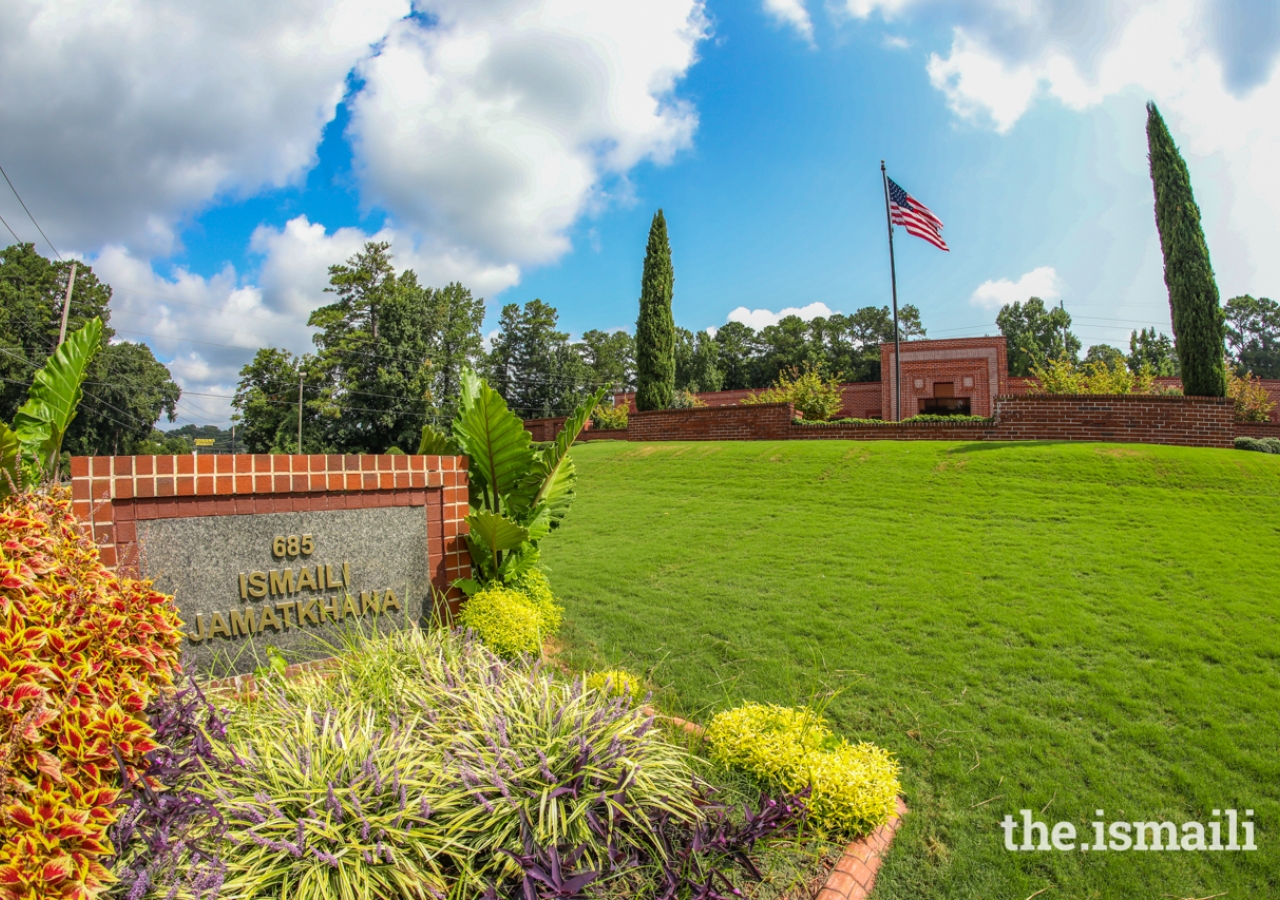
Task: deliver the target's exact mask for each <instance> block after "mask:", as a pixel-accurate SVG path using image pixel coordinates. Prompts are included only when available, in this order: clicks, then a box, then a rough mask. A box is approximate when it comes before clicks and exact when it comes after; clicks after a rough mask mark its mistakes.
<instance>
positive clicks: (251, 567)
mask: <svg viewBox="0 0 1280 900" xmlns="http://www.w3.org/2000/svg"><path fill="white" fill-rule="evenodd" d="M466 462H467V461H466V459H465V458H463V457H452V456H444V457H439V456H274V455H271V456H269V455H253V456H249V455H241V456H230V455H225V456H212V455H211V456H201V457H192V456H176V457H175V456H154V457H153V456H138V457H94V458H85V457H77V458H75V459H73V460H72V464H71V465H72V498H73V501H74V506H75V511H76V513H77V514H78V515H79V516H80V517H81V519H82V521H84V522H86V523H88V526H87V527H88V529H89V530H90V532H91V534H92V537H93V539H94V541H95V542H96V543H97V544H98V546H99V548H100V551H101V554H102V559H103V562H104V563H105V564H106V565H108V566H112V567H116V568H118V569H119V570H120V571H122V572H124V573H127V574H131V575H134V576H144V577H153V578H157V586H158V587H162V588H163V587H164V586H165V585H166V584H169V583H172V585H173V586H172V587H170V588H169V590H170V592H172V593H174V594H175V600H176V602H177V605H178V609H179V612H180V613H181V614H182V617H183V620H184V623H185V625H186V628H187V632H188V642H187V650H190V651H191V652H192V653H196V655H197V657H199V660H200V662H201V663H203V662H205V659H204V657H201V656H199V652H197V649H198V650H199V651H203V650H204V649H205V648H207V647H209V646H211V644H210V643H209V642H208V640H207V639H209V638H210V637H211V636H212V637H213V638H219V637H222V636H223V635H222V634H221V632H220V631H219V629H222V630H224V631H225V632H226V635H225V636H226V637H227V638H228V639H233V638H238V637H241V636H244V637H246V638H252V637H255V636H257V635H258V634H260V633H262V632H264V631H266V634H267V636H268V637H270V638H271V639H272V640H273V642H274V643H276V644H278V645H283V646H288V645H289V640H290V638H291V637H293V636H295V635H294V632H291V631H290V626H291V625H292V626H293V628H294V629H295V631H296V632H297V636H305V633H306V632H307V631H308V628H309V627H310V626H311V625H312V624H315V625H317V626H319V627H320V630H323V626H326V625H327V626H336V623H339V622H340V623H342V624H344V625H347V626H350V625H351V624H352V623H353V621H354V620H356V619H358V620H359V624H360V625H361V626H363V625H365V624H367V623H368V622H369V621H371V620H372V619H374V618H377V617H378V616H379V615H380V614H382V613H384V612H385V613H386V614H387V615H388V616H390V617H392V618H395V619H396V620H397V621H399V622H400V623H401V624H405V623H406V622H407V619H408V618H414V619H416V618H417V616H418V615H419V614H422V615H430V614H431V612H432V610H431V606H430V604H431V603H432V597H433V596H435V597H436V598H438V599H440V600H441V601H442V602H443V603H444V604H445V605H446V606H447V608H448V611H449V612H450V613H452V612H455V611H456V608H457V605H458V603H459V602H460V599H461V596H460V593H459V592H458V591H456V590H454V589H452V588H450V585H451V584H452V583H453V582H454V581H456V580H457V579H459V578H466V577H469V576H470V574H471V560H470V556H469V554H468V552H467V547H466V539H465V533H466V523H465V521H464V520H465V518H466V516H467V512H468V502H467V467H466ZM277 539H279V541H282V542H283V543H280V544H279V546H276V547H274V548H273V546H272V544H273V542H276V541H277ZM290 542H292V543H290ZM293 544H298V545H299V546H293ZM259 582H260V583H259ZM383 582H386V583H385V584H384V583H383ZM179 586H180V587H179ZM208 591H212V592H213V593H212V597H213V598H215V599H213V600H210V601H208V602H209V603H212V606H208V605H201V604H202V603H205V602H206V601H205V600H202V599H201V598H200V597H199V596H198V595H200V594H202V593H207V592H208ZM268 601H269V602H268ZM424 604H425V605H424ZM268 607H270V608H268ZM250 611H252V614H251V613H250ZM439 611H441V612H443V610H439ZM215 612H216V613H217V614H218V618H216V619H215V617H214V613H215ZM233 612H234V613H235V617H233V616H232V613H233ZM411 612H412V616H410V613H411ZM197 614H200V619H199V621H198V622H197V619H196V615H197ZM241 632H243V633H244V634H243V635H242V634H241ZM213 643H217V641H214V642H213ZM232 643H234V642H232ZM197 645H203V646H201V647H199V648H197ZM223 649H224V651H225V653H226V654H228V655H229V654H230V653H231V651H232V649H234V648H232V647H231V645H230V643H229V644H228V645H227V646H226V647H224V648H223ZM187 650H184V653H185V652H187ZM239 669H244V666H243V665H241V666H240V667H239ZM232 670H233V671H235V670H237V669H236V668H235V667H234V666H233V667H232ZM202 671H206V672H208V671H209V670H208V669H207V668H203V669H202ZM218 674H222V673H221V672H219V673H218Z"/></svg>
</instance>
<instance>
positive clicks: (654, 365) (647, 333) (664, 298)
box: [636, 210, 676, 410]
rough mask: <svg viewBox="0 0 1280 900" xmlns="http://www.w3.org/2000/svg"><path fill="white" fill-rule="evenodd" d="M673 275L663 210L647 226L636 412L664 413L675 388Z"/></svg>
mask: <svg viewBox="0 0 1280 900" xmlns="http://www.w3.org/2000/svg"><path fill="white" fill-rule="evenodd" d="M674 285H675V271H674V270H673V269H672V268H671V245H670V244H669V243H668V242H667V220H666V218H665V217H664V216H663V215H662V210H658V212H657V213H656V214H655V215H654V217H653V224H652V225H650V226H649V246H648V247H646V248H645V251H644V274H643V275H641V276H640V318H639V319H637V320H636V409H639V410H647V409H667V408H668V407H670V406H671V397H672V395H673V394H674V393H675V387H676V323H675V320H674V319H673V318H672V316H671V292H672V288H673V287H674Z"/></svg>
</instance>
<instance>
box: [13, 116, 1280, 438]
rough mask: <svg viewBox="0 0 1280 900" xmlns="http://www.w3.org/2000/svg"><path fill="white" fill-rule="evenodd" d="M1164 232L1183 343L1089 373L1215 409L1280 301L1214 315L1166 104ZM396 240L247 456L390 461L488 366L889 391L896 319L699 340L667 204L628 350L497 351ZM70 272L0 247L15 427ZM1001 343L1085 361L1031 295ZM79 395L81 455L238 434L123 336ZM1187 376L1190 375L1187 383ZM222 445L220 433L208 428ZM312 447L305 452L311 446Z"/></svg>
mask: <svg viewBox="0 0 1280 900" xmlns="http://www.w3.org/2000/svg"><path fill="white" fill-rule="evenodd" d="M1148 138H1149V145H1150V148H1151V171H1152V182H1153V186H1154V189H1155V194H1156V201H1157V202H1156V224H1157V227H1158V229H1159V231H1160V235H1161V247H1162V250H1163V252H1164V258H1165V281H1166V284H1167V286H1168V289H1169V296H1170V307H1171V311H1172V314H1173V315H1172V318H1173V322H1174V333H1175V335H1178V336H1179V337H1178V339H1177V340H1176V341H1175V339H1174V338H1171V337H1170V336H1168V335H1165V334H1162V333H1159V332H1157V331H1156V329H1154V328H1147V329H1143V330H1140V331H1133V332H1132V333H1131V335H1130V338H1129V349H1128V353H1125V352H1124V351H1123V350H1121V349H1118V348H1115V347H1112V346H1111V345H1108V344H1096V345H1093V346H1091V347H1089V348H1088V350H1087V351H1086V352H1085V356H1084V360H1083V361H1084V362H1094V361H1102V362H1106V363H1107V364H1108V365H1109V366H1114V365H1115V364H1118V363H1123V364H1124V365H1127V366H1128V367H1129V368H1130V369H1131V370H1132V371H1134V372H1135V373H1137V372H1142V371H1149V372H1150V373H1151V374H1154V375H1156V376H1180V377H1182V378H1183V381H1184V383H1185V387H1186V390H1187V393H1188V394H1197V395H1210V396H1212V395H1215V394H1217V395H1220V394H1221V393H1222V390H1224V389H1225V388H1224V387H1223V384H1220V382H1224V379H1225V366H1224V354H1225V363H1226V365H1229V366H1231V367H1232V368H1234V369H1235V370H1236V371H1237V373H1238V374H1244V373H1246V372H1251V373H1252V374H1253V375H1254V376H1257V377H1261V378H1280V304H1277V303H1276V302H1274V301H1272V300H1270V299H1268V298H1266V297H1262V298H1254V297H1252V296H1249V295H1242V296H1238V297H1234V298H1232V299H1230V300H1228V301H1227V303H1226V304H1225V306H1222V305H1219V300H1218V293H1217V287H1216V284H1215V283H1214V280H1213V272H1212V269H1211V268H1210V267H1209V261H1208V251H1207V249H1206V248H1205V243H1204V236H1203V234H1202V233H1201V231H1200V226H1199V210H1198V208H1197V207H1196V205H1195V202H1194V199H1193V197H1192V195H1191V188H1190V181H1189V178H1188V175H1187V171H1186V166H1185V163H1183V161H1182V159H1181V157H1180V155H1179V154H1178V152H1177V148H1176V147H1175V146H1174V145H1173V142H1172V139H1171V138H1170V137H1169V134H1168V131H1167V129H1165V127H1164V123H1163V121H1162V120H1161V119H1160V117H1159V114H1158V113H1157V112H1156V110H1155V108H1154V107H1149V110H1148ZM390 249H391V248H390V245H389V244H386V243H379V242H369V243H367V244H366V245H365V246H364V248H363V249H362V250H361V251H360V252H358V253H356V254H355V255H354V256H352V257H351V258H350V259H348V260H347V261H346V262H345V263H342V264H338V265H333V266H330V267H329V287H328V288H327V289H326V290H327V291H328V292H329V293H331V294H332V295H333V298H332V302H331V303H328V304H326V305H325V306H322V307H320V308H319V309H317V310H315V312H313V313H312V314H311V316H310V318H309V319H308V321H307V324H308V325H309V326H312V327H314V328H315V329H317V331H316V333H315V335H314V336H313V342H314V344H315V351H314V352H311V353H304V354H302V355H294V354H292V353H290V352H289V351H287V350H283V349H279V348H271V347H268V348H263V349H261V350H259V351H258V352H257V354H256V355H255V356H254V358H253V360H252V361H251V362H250V363H249V364H248V365H246V366H245V367H244V368H243V369H242V370H241V372H240V381H239V385H238V387H237V390H236V393H235V398H234V401H233V407H234V409H235V415H234V416H233V422H234V423H236V425H237V434H236V440H235V446H236V449H238V450H241V451H243V452H254V453H271V452H300V451H302V452H310V453H323V452H343V453H382V452H385V451H387V449H388V448H392V447H401V448H411V447H416V446H417V443H418V435H419V433H420V431H421V428H422V426H423V424H425V423H434V424H436V425H444V424H445V423H447V422H448V421H450V420H451V419H452V418H453V415H454V412H455V410H456V406H457V402H458V390H459V383H460V379H461V373H462V372H463V370H464V369H466V368H474V369H476V370H477V371H479V372H481V373H482V374H483V375H484V376H485V377H486V378H487V379H488V380H489V382H490V384H492V385H493V387H494V388H495V389H496V390H497V391H498V392H499V393H500V394H501V395H502V397H503V398H504V399H505V400H506V402H507V403H508V405H509V406H510V407H511V408H512V410H513V411H514V412H515V413H516V414H517V415H519V416H521V417H522V418H524V419H532V418H541V417H549V416H556V415H564V414H566V413H567V412H569V411H570V410H572V409H573V408H574V407H575V406H577V405H578V404H579V403H580V402H581V401H582V400H583V399H584V398H586V397H588V396H590V395H591V394H592V393H593V392H595V391H596V390H597V389H598V388H600V387H606V388H608V389H610V390H617V391H631V390H634V391H636V400H637V405H638V406H640V408H641V409H662V408H667V407H669V406H671V405H673V404H678V403H679V402H681V400H680V397H679V394H680V393H681V392H691V393H697V392H704V391H718V390H737V389H762V388H766V387H768V386H770V385H771V384H774V383H775V382H776V381H777V380H778V379H779V378H780V376H782V375H784V374H785V373H788V372H791V371H798V370H814V371H817V372H820V373H822V374H823V375H824V376H826V377H828V378H831V377H834V378H839V379H841V380H843V381H850V382H856V381H878V380H880V379H881V372H880V345H881V344H882V343H886V342H889V341H892V340H893V339H894V328H893V319H892V317H891V315H890V313H889V308H888V307H885V306H880V307H877V306H866V307H863V308H861V309H858V310H856V311H855V312H853V313H850V314H847V315H845V314H834V315H831V316H826V317H818V318H814V319H810V320H807V321H806V320H803V319H801V318H799V317H798V316H787V317H785V318H783V319H781V320H780V321H779V322H777V323H776V324H774V325H769V326H767V327H765V328H762V329H760V330H758V331H757V330H755V329H753V328H751V327H749V326H747V325H745V324H743V323H741V322H728V323H726V324H725V325H723V326H722V327H720V328H719V329H716V330H714V331H712V330H707V331H699V332H693V331H689V330H688V329H684V328H679V327H677V326H676V325H675V322H674V318H673V315H672V308H671V305H672V298H673V294H674V284H675V271H674V268H673V266H672V262H671V248H670V241H669V237H668V234H667V225H666V219H665V216H664V214H663V212H662V210H658V212H657V213H656V214H655V215H654V217H653V222H652V224H651V227H650V232H649V240H648V244H647V246H646V250H645V259H644V267H643V273H642V276H641V291H640V303H639V318H638V319H637V322H636V331H635V336H634V337H633V336H632V335H631V334H630V333H628V332H627V331H623V330H615V331H601V330H591V331H587V332H585V333H584V334H583V335H582V337H581V339H580V340H577V341H571V340H570V339H569V335H568V334H567V333H565V332H563V331H561V330H560V329H559V327H558V323H559V314H558V312H557V311H556V309H555V307H553V306H551V305H549V304H547V303H544V302H543V301H542V300H531V301H529V302H527V303H525V304H523V305H520V304H515V303H510V304H507V305H505V306H503V307H502V310H501V313H500V315H499V321H498V328H497V330H496V332H494V333H493V335H492V339H491V340H489V341H486V340H485V339H484V337H483V336H482V334H481V328H482V325H483V322H484V318H485V304H484V300H483V299H482V298H477V297H473V296H472V294H471V291H470V290H469V289H467V288H466V287H465V286H463V285H462V284H459V283H456V282H455V283H451V284H448V285H446V286H445V287H443V288H434V287H429V286H426V285H422V284H420V283H419V281H418V276H417V274H416V273H415V272H413V271H412V270H405V271H401V272H398V271H397V270H396V268H395V266H394V265H393V260H392V256H391V253H390ZM68 269H69V266H68V264H67V263H61V262H58V263H55V262H51V261H50V260H48V259H45V258H44V257H42V256H40V255H39V254H38V253H36V252H35V250H34V248H33V246H32V245H30V244H16V245H13V246H10V247H8V248H7V249H6V250H4V251H3V252H0V379H2V381H0V416H2V417H11V416H12V415H13V413H14V411H15V410H16V409H17V406H18V404H19V403H20V402H21V400H22V397H23V396H25V392H26V387H27V385H28V384H29V383H30V379H31V374H32V373H33V372H34V371H35V370H36V369H38V368H39V367H40V366H41V365H43V363H44V361H45V360H46V359H47V358H48V356H49V355H50V353H51V352H52V351H53V349H54V347H55V346H56V343H57V335H58V329H59V324H60V315H61V310H62V299H63V296H64V291H65V285H66V281H67V276H68V274H69V272H68ZM110 299H111V288H110V286H109V285H106V284H104V283H102V282H101V281H100V280H99V279H97V277H96V276H95V275H94V274H93V271H92V268H91V267H89V266H83V267H81V268H80V274H79V275H78V276H77V279H76V285H75V298H74V301H73V304H72V306H71V310H70V318H69V327H70V329H71V330H75V329H76V328H78V327H79V326H80V325H82V324H83V323H84V322H86V321H88V320H90V319H92V318H93V317H95V316H98V317H101V319H102V320H103V322H104V324H105V323H109V321H110V310H109V308H108V304H109V302H110ZM996 324H997V326H998V327H999V330H1000V333H1001V334H1002V335H1003V336H1004V337H1005V338H1006V341H1007V344H1008V366H1009V374H1010V375H1013V376H1027V375H1030V374H1031V373H1032V372H1033V370H1035V369H1037V368H1043V367H1044V366H1045V365H1046V364H1047V363H1048V362H1049V361H1051V360H1063V359H1065V360H1070V361H1072V362H1080V361H1081V359H1080V352H1081V350H1082V349H1083V342H1082V341H1081V340H1080V339H1079V338H1078V337H1077V336H1076V335H1075V334H1074V333H1073V332H1072V331H1071V316H1070V315H1069V314H1068V313H1067V312H1066V310H1065V309H1064V308H1062V307H1061V306H1059V307H1048V306H1046V305H1045V303H1044V302H1043V300H1041V299H1040V298H1038V297H1031V298H1029V299H1028V300H1027V301H1026V302H1022V303H1011V304H1008V305H1006V306H1005V307H1003V308H1002V309H1001V310H1000V312H999V314H998V315H997V316H996ZM898 332H899V336H900V337H901V338H902V339H903V340H910V339H912V338H922V337H925V336H926V331H925V328H924V325H923V323H922V321H921V318H920V312H919V310H918V309H917V308H916V307H915V306H911V305H907V306H904V307H902V308H901V309H900V310H899V316H898ZM103 344H104V346H103V348H102V352H100V353H98V354H97V355H96V356H95V358H94V361H93V365H92V368H91V370H90V372H89V375H88V378H87V379H86V381H85V387H84V390H85V396H86V400H87V402H86V403H84V404H83V406H82V407H81V413H80V415H79V416H77V418H76V420H75V422H74V423H73V424H72V426H71V430H70V431H69V432H68V434H67V437H66V447H67V449H68V451H69V452H70V453H77V454H86V455H93V454H128V453H156V452H162V453H170V452H186V450H187V449H189V448H190V442H191V441H192V440H193V439H194V438H196V437H206V436H207V437H214V438H215V439H216V440H217V441H218V442H219V445H220V447H219V449H223V447H225V446H229V445H230V444H231V441H230V440H229V439H228V438H229V435H228V434H226V432H225V431H219V430H218V429H216V428H214V427H213V426H206V427H205V430H207V431H210V432H211V433H209V434H208V435H205V434H204V433H203V432H201V433H200V434H197V432H199V431H201V429H200V428H198V427H196V426H184V428H183V429H178V430H175V431H170V432H167V433H165V432H160V431H158V430H157V429H155V428H154V425H155V423H156V422H158V421H159V419H160V418H161V416H168V419H169V421H173V420H174V418H175V416H176V406H177V403H178V401H179V399H180V397H181V391H180V389H179V388H178V386H177V384H175V383H174V381H173V379H172V378H171V376H170V374H169V371H168V369H167V368H166V367H165V366H164V365H162V364H161V363H160V362H158V361H157V360H156V359H155V357H154V355H153V354H152V352H151V350H150V349H149V348H148V347H147V346H146V345H144V344H140V343H130V342H127V341H120V340H117V339H116V338H115V333H114V331H113V330H112V329H111V328H110V326H109V324H107V325H106V327H105V328H104V331H103ZM1188 366H1191V369H1190V370H1188ZM214 432H216V434H215V433H214ZM299 441H301V443H299Z"/></svg>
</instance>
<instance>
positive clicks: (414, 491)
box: [71, 454, 471, 613]
mask: <svg viewBox="0 0 1280 900" xmlns="http://www.w3.org/2000/svg"><path fill="white" fill-rule="evenodd" d="M71 497H72V506H73V509H74V510H75V513H76V515H77V516H78V517H79V518H80V520H81V521H82V522H84V523H85V527H86V530H87V531H88V532H89V534H90V536H91V537H92V538H93V540H94V542H95V543H96V544H97V545H98V550H99V553H100V554H101V557H102V562H103V564H104V565H106V566H107V567H109V568H113V569H115V568H118V569H119V570H120V571H122V572H124V573H127V574H131V575H137V574H138V562H139V560H138V554H139V551H140V548H139V545H138V528H137V523H138V522H144V521H148V520H152V519H169V518H179V517H187V516H231V515H249V514H255V513H283V512H317V511H321V510H327V509H367V508H371V507H385V506H420V507H422V508H423V511H424V514H425V515H426V517H427V547H426V548H425V550H426V552H427V554H428V561H429V569H428V571H429V572H430V575H431V583H432V585H433V586H434V588H435V589H436V591H437V592H438V593H439V596H441V597H444V598H445V599H446V602H447V606H448V611H449V613H454V612H456V611H457V606H458V605H459V603H460V602H461V597H462V593H461V591H459V590H458V589H456V588H452V587H450V585H451V584H453V582H455V581H456V580H458V579H459V578H469V577H471V556H470V553H469V552H468V549H467V542H466V533H467V524H466V521H465V520H466V517H467V513H468V511H469V505H468V500H467V459H466V457H461V456H407V455H402V456H369V455H359V456H356V455H296V456H289V455H283V454H278V455H268V454H253V455H248V454H241V455H236V456H232V455H229V454H224V455H209V456H185V455H183V456H95V457H86V456H77V457H73V458H72V460H71Z"/></svg>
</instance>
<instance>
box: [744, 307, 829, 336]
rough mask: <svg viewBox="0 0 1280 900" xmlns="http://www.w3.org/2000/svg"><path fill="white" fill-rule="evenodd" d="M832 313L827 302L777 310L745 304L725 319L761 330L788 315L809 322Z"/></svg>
mask: <svg viewBox="0 0 1280 900" xmlns="http://www.w3.org/2000/svg"><path fill="white" fill-rule="evenodd" d="M831 315H833V313H832V312H831V308H830V307H828V306H827V304H825V303H810V304H809V305H808V306H799V307H797V306H788V307H787V308H786V309H781V310H778V311H777V312H772V311H770V310H767V309H747V308H746V307H745V306H739V307H738V308H737V309H735V310H734V311H733V312H731V313H729V315H728V316H727V317H725V321H726V322H741V323H742V324H743V325H749V326H751V327H752V328H754V329H755V330H756V331H759V330H760V329H761V328H765V327H767V326H769V325H777V324H778V323H779V322H781V321H782V320H783V319H785V318H786V317H787V316H799V317H800V318H802V319H804V320H805V321H806V322H807V321H809V320H810V319H816V318H818V317H819V316H821V317H823V318H826V317H828V316H831Z"/></svg>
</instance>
